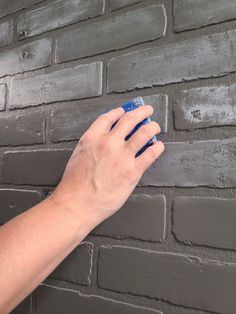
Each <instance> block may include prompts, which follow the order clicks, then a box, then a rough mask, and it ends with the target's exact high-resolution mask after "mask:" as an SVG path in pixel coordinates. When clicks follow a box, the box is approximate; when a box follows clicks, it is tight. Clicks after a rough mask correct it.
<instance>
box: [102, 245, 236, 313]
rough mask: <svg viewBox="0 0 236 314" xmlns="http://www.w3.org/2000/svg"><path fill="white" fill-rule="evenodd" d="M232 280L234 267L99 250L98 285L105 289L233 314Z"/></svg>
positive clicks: (145, 253) (189, 258) (152, 253)
mask: <svg viewBox="0 0 236 314" xmlns="http://www.w3.org/2000/svg"><path fill="white" fill-rule="evenodd" d="M235 280H236V264H231V265H229V264H228V265H227V264H221V263H214V262H212V261H204V262H203V261H202V260H201V259H200V258H198V257H195V256H185V255H180V254H169V253H160V252H156V251H148V250H141V249H134V248H128V247H121V246H113V247H107V248H106V247H103V248H101V249H100V255H99V263H98V283H99V286H100V287H102V288H104V289H111V290H115V291H119V292H123V293H127V292H129V293H133V294H135V295H142V296H148V297H151V298H157V299H162V300H166V301H169V302H172V303H174V304H179V305H185V306H189V307H193V308H196V309H202V310H206V311H213V312H217V313H232V314H233V313H234V311H235V307H236V300H235V294H234V286H235ZM216 296H220V297H216Z"/></svg>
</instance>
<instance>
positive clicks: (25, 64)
mask: <svg viewBox="0 0 236 314" xmlns="http://www.w3.org/2000/svg"><path fill="white" fill-rule="evenodd" d="M51 50H52V41H51V40H49V39H47V38H43V39H39V40H37V41H34V42H32V43H29V44H26V45H23V46H21V47H18V48H13V49H11V50H8V51H3V52H1V53H0V76H4V75H12V74H16V73H23V72H26V71H30V70H35V69H40V68H43V67H46V66H48V65H50V64H51Z"/></svg>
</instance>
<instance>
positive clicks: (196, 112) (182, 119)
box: [174, 84, 236, 130]
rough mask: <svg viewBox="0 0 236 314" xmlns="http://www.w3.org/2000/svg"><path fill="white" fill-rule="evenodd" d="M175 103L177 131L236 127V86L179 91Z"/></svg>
mask: <svg viewBox="0 0 236 314" xmlns="http://www.w3.org/2000/svg"><path fill="white" fill-rule="evenodd" d="M174 102H175V106H174V116H175V127H176V128H177V129H190V130H191V129H197V128H207V127H210V126H220V125H236V105H235V104H236V84H233V85H231V86H213V87H198V88H192V89H189V90H182V91H178V92H177V93H175V100H174Z"/></svg>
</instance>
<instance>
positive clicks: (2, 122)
mask: <svg viewBox="0 0 236 314" xmlns="http://www.w3.org/2000/svg"><path fill="white" fill-rule="evenodd" d="M45 122H46V121H45V115H44V114H43V113H35V112H33V113H28V114H27V115H25V114H19V113H18V114H16V115H14V116H13V115H9V116H6V115H4V117H2V118H0V146H18V145H27V144H41V143H43V142H44V141H45V130H44V129H45Z"/></svg>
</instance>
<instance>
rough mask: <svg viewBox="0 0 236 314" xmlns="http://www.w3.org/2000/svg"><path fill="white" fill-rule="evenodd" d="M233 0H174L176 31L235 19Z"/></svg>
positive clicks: (235, 8) (235, 7) (235, 11)
mask: <svg viewBox="0 0 236 314" xmlns="http://www.w3.org/2000/svg"><path fill="white" fill-rule="evenodd" d="M235 17H236V3H235V1H234V0H224V1H222V0H208V1H204V0H198V1H195V0H174V21H175V24H174V29H175V30H176V31H177V32H180V31H183V30H188V29H193V28H199V27H202V26H206V25H209V24H215V23H219V22H224V21H227V20H231V19H235Z"/></svg>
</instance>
